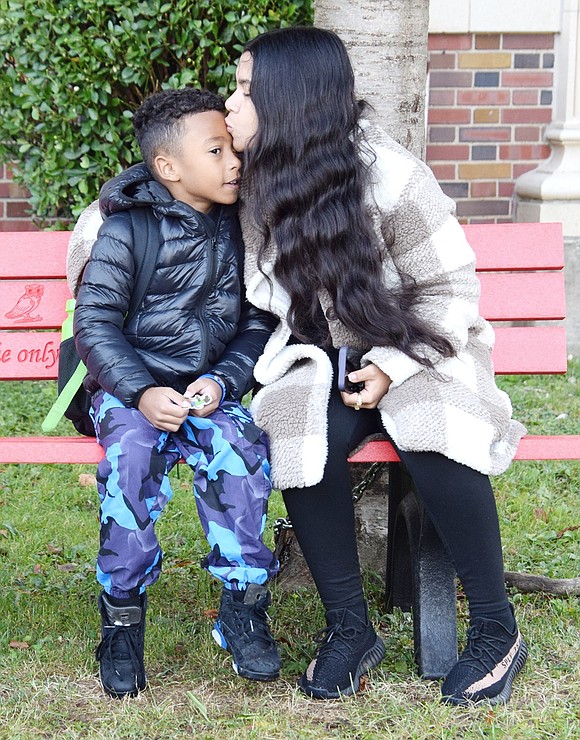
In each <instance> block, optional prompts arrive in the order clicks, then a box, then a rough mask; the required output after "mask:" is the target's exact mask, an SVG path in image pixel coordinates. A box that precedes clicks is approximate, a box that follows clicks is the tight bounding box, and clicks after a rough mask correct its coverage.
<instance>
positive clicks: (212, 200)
mask: <svg viewBox="0 0 580 740" xmlns="http://www.w3.org/2000/svg"><path fill="white" fill-rule="evenodd" d="M182 126H183V136H182V140H181V148H180V151H179V152H178V153H177V154H172V155H169V154H167V155H159V156H157V157H156V159H155V164H156V166H157V170H158V174H159V175H160V177H161V179H162V180H163V184H164V185H165V186H166V187H167V189H168V190H169V192H170V193H171V195H173V197H174V198H176V199H177V200H181V201H183V202H184V203H188V204H189V205H190V206H192V207H193V208H195V209H196V210H197V211H201V212H202V213H207V212H208V211H209V210H210V209H211V208H212V206H213V205H214V204H216V203H222V204H226V205H227V204H231V203H235V202H236V200H237V199H238V190H239V181H238V178H239V175H240V160H239V158H238V156H237V155H236V153H235V152H234V150H233V146H232V137H231V136H230V135H229V133H228V131H227V129H226V124H225V121H224V114H223V113H220V111H205V112H204V113H193V114H191V115H189V116H186V117H184V119H183V121H182Z"/></svg>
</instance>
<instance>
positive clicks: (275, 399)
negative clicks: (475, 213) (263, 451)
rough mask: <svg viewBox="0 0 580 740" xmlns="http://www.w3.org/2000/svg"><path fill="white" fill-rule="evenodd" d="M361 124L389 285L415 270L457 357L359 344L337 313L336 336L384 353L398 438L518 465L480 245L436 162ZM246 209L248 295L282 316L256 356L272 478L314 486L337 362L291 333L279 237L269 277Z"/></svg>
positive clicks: (484, 461) (324, 299)
mask: <svg viewBox="0 0 580 740" xmlns="http://www.w3.org/2000/svg"><path fill="white" fill-rule="evenodd" d="M365 128H366V136H367V140H368V142H369V144H370V145H371V146H372V148H373V150H374V153H375V155H376V159H375V161H374V163H373V164H372V172H373V185H372V188H371V189H370V192H369V193H368V203H369V207H370V209H371V213H372V217H373V221H374V224H375V229H376V233H377V236H378V239H379V245H380V249H381V253H382V258H383V265H384V279H385V286H387V287H388V286H392V285H396V284H397V283H399V282H400V277H399V275H400V274H401V273H404V274H406V275H409V276H411V277H412V278H414V280H415V281H416V283H417V285H418V286H419V288H420V289H421V293H422V296H423V300H422V302H421V305H420V307H419V308H418V309H417V311H418V313H420V314H421V316H423V317H424V318H425V319H426V321H428V322H429V323H430V325H431V326H433V327H436V328H437V329H438V330H439V331H440V332H441V333H443V334H444V335H445V336H446V337H447V338H448V339H449V340H450V341H451V342H452V344H453V346H454V348H455V349H456V351H457V356H456V357H454V358H452V359H448V360H444V359H441V358H440V357H439V356H434V355H433V353H430V354H429V356H430V357H432V358H433V359H435V360H436V364H437V371H438V372H437V373H436V374H434V373H432V372H429V371H428V370H426V369H425V368H424V367H423V366H422V365H420V364H418V363H417V362H415V361H414V360H412V359H410V358H409V357H407V356H406V355H405V354H403V353H401V352H400V351H398V350H396V349H393V348H390V347H372V348H368V347H361V345H360V340H358V339H357V337H356V336H353V335H352V334H351V333H350V332H349V330H347V329H346V327H344V326H343V325H341V324H340V323H339V322H338V321H336V320H329V328H330V333H331V336H332V340H333V344H334V346H336V347H338V346H340V345H343V344H346V345H351V346H356V347H359V348H360V349H364V350H366V353H365V354H364V356H363V364H367V363H371V362H372V363H374V364H376V365H377V366H378V367H380V368H381V370H383V371H384V372H385V373H386V374H387V375H388V376H389V377H390V378H391V379H392V385H391V386H390V388H389V391H388V393H387V394H386V395H385V396H384V398H383V399H382V400H381V401H380V403H379V409H380V412H381V417H382V421H383V425H384V427H385V429H386V430H387V432H388V433H389V434H390V436H391V437H392V439H393V440H394V441H395V443H396V444H397V445H398V446H399V447H400V448H401V449H403V450H413V451H435V452H439V453H441V454H443V455H445V456H447V457H449V458H451V459H453V460H456V461H457V462H460V463H463V464H464V465H468V466H469V467H472V468H474V469H475V470H478V471H480V472H482V473H485V474H499V473H501V472H503V471H504V470H505V469H506V468H507V467H508V465H509V464H510V462H511V460H512V458H513V456H514V454H515V451H516V448H517V444H518V441H519V439H520V437H521V436H522V435H523V434H524V433H525V429H524V427H523V426H522V425H521V424H519V423H518V422H516V421H513V420H511V404H510V400H509V398H508V396H507V395H506V394H505V393H503V392H502V391H500V390H499V389H498V388H497V386H496V385H495V380H494V373H493V367H492V363H491V350H492V346H493V341H494V334H493V330H492V328H491V326H490V325H489V324H488V323H487V322H486V321H485V320H484V319H483V318H481V317H480V316H479V311H478V302H479V289H480V288H479V281H478V280H477V278H476V276H475V271H474V266H475V259H474V254H473V251H472V249H471V247H470V246H469V244H468V243H467V241H466V239H465V236H464V233H463V230H462V229H461V227H460V225H459V224H458V222H457V221H456V220H455V218H454V215H453V214H454V209H455V205H454V203H453V201H451V200H450V199H449V198H447V197H446V196H445V195H444V194H443V192H442V191H441V189H440V188H439V186H438V184H437V182H436V181H435V179H434V177H433V175H432V173H431V171H430V170H429V169H428V168H427V167H426V166H425V165H424V164H423V163H422V162H421V161H419V160H418V159H416V158H415V157H413V156H412V155H411V154H410V153H409V152H407V150H405V149H404V148H403V147H401V146H399V145H398V144H396V143H395V142H394V141H393V140H392V139H391V138H390V137H388V136H387V134H385V133H384V132H383V131H382V130H380V129H379V128H377V127H376V126H373V125H370V124H368V123H367V124H365ZM240 218H241V222H242V230H243V234H244V240H245V242H246V263H245V280H246V288H247V295H248V299H249V300H250V301H251V302H252V303H253V304H254V305H256V306H258V307H259V308H263V309H266V310H269V311H272V312H273V313H274V314H275V315H277V316H278V317H280V319H281V321H280V323H279V325H278V327H277V329H276V330H275V332H274V334H273V335H272V336H271V338H270V340H269V342H268V344H267V345H266V348H265V350H264V353H263V354H262V356H261V357H260V359H259V360H258V363H257V365H256V367H255V371H254V375H255V377H256V380H257V381H258V382H259V383H260V384H261V385H263V388H262V389H261V390H260V391H259V392H258V393H257V394H256V396H255V398H254V400H253V402H252V407H251V408H252V412H253V414H254V418H255V420H256V423H257V424H258V425H259V426H261V427H263V428H264V429H265V430H266V431H267V432H268V434H269V435H270V444H271V465H272V480H273V483H274V485H275V486H276V487H278V488H282V489H285V488H290V487H304V486H310V485H314V484H315V483H317V482H319V481H320V479H321V478H322V474H323V470H324V466H325V462H326V457H327V442H326V432H327V414H326V409H327V405H328V398H329V393H330V387H331V383H332V382H333V378H332V368H331V365H330V362H329V360H328V357H327V356H326V354H325V353H324V352H323V351H322V350H321V349H319V348H317V347H315V346H312V345H300V344H291V345H288V344H287V343H288V340H289V338H290V330H289V328H288V324H287V322H286V319H285V317H286V315H287V311H288V306H289V299H288V296H287V295H286V293H285V291H284V290H283V289H282V288H281V286H280V285H279V284H277V283H276V281H275V280H274V278H273V274H272V273H273V262H274V258H275V247H274V245H270V248H269V250H268V253H267V254H266V259H265V261H264V264H263V270H264V272H265V274H266V275H268V276H269V278H270V280H271V281H272V283H269V282H268V280H267V279H266V277H265V276H264V274H262V273H261V272H260V271H259V270H258V266H257V249H258V245H259V237H258V234H257V232H256V229H255V226H254V225H253V223H252V221H251V219H250V216H249V213H248V212H247V211H246V209H244V208H242V210H241V214H240ZM389 245H391V246H389ZM353 260H355V261H356V254H355V253H353ZM320 302H321V305H322V308H323V309H324V310H325V311H327V309H328V308H329V307H330V300H329V297H328V296H327V295H324V294H321V295H320ZM326 315H328V316H332V313H331V312H328V313H327V314H326Z"/></svg>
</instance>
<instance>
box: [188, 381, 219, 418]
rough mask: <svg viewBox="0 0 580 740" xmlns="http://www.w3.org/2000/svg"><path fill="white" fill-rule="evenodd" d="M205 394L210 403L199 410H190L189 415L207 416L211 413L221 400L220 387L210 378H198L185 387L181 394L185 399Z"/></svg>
mask: <svg viewBox="0 0 580 740" xmlns="http://www.w3.org/2000/svg"><path fill="white" fill-rule="evenodd" d="M204 393H207V394H208V396H211V398H212V402H211V403H208V405H207V406H203V408H201V409H194V408H192V409H190V413H191V414H193V415H194V416H209V415H210V414H211V413H212V412H213V411H215V410H216V409H217V407H218V406H219V405H220V401H221V398H222V389H221V387H220V386H219V385H218V384H217V383H216V382H215V380H212V379H211V378H198V379H197V380H194V381H193V383H190V384H189V385H188V386H187V389H186V391H185V393H184V394H183V395H184V396H185V398H186V399H191V398H193V397H194V396H203V394H204Z"/></svg>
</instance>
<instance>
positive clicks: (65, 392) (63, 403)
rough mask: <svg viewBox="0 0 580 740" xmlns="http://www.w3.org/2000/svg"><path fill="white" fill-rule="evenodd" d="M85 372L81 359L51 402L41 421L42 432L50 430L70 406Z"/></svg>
mask: <svg viewBox="0 0 580 740" xmlns="http://www.w3.org/2000/svg"><path fill="white" fill-rule="evenodd" d="M86 374H87V368H86V367H85V364H84V362H82V361H81V362H79V364H78V365H77V367H76V370H75V371H74V373H73V374H72V375H71V376H70V378H69V380H68V382H67V384H66V385H65V387H64V388H63V389H62V391H61V392H60V393H59V395H58V398H57V399H56V401H55V402H54V403H53V404H52V407H51V409H50V411H49V412H48V414H47V415H46V418H45V419H44V421H43V422H42V424H41V429H42V431H43V432H52V430H53V429H54V428H55V427H56V425H57V424H58V422H59V421H60V420H61V419H62V417H63V416H64V412H65V411H66V410H67V409H68V407H69V406H70V404H71V401H72V400H73V398H74V396H75V393H76V392H77V391H78V389H79V388H80V386H81V383H82V382H83V380H84V377H85V375H86Z"/></svg>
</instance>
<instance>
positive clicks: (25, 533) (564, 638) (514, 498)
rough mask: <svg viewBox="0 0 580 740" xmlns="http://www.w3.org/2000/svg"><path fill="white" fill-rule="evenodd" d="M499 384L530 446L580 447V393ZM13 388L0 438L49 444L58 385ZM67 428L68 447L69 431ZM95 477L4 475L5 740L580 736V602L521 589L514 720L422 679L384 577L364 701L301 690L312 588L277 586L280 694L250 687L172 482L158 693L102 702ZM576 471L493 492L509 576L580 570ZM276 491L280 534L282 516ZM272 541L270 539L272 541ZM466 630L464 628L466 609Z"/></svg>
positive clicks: (533, 466)
mask: <svg viewBox="0 0 580 740" xmlns="http://www.w3.org/2000/svg"><path fill="white" fill-rule="evenodd" d="M579 375H580V362H579V361H578V360H575V361H572V362H571V363H570V369H569V372H568V375H567V376H565V377H523V378H503V379H502V380H501V384H502V387H504V389H506V390H507V391H508V392H509V393H510V395H511V397H512V401H513V404H514V408H515V415H516V416H517V418H520V419H521V420H522V421H524V422H525V423H526V425H527V427H528V429H529V431H530V433H534V432H537V433H540V432H541V433H553V434H557V433H578V432H579V431H580V429H579V426H580V422H579V419H580V413H579V411H580V398H579V395H580V394H578V387H577V384H576V382H575V379H576V378H578V376H579ZM32 387H33V388H34V398H33V399H31V395H30V388H31V386H27V385H26V384H17V383H1V384H0V434H35V433H38V430H39V427H40V421H41V419H42V418H43V416H44V414H45V413H46V410H47V409H48V407H49V405H50V403H51V401H52V399H53V397H54V393H55V389H54V385H53V384H52V383H44V384H42V383H35V384H34V385H33V386H32ZM68 431H69V430H68V428H67V426H66V422H63V423H62V426H61V427H60V428H59V429H57V432H60V433H68ZM93 473H94V470H93V469H92V468H91V467H83V466H58V465H52V466H48V465H47V466H35V465H27V466H18V465H6V466H3V467H0V738H1V739H2V740H4V738H10V740H14V739H19V738H50V737H57V736H58V737H59V738H60V737H62V738H103V739H107V740H109V739H115V738H185V737H190V736H192V735H195V736H197V737H198V738H200V739H205V738H261V739H262V738H264V739H267V738H363V739H365V740H366V739H367V738H369V739H370V738H441V739H445V740H446V739H448V738H530V739H531V738H534V739H535V738H574V737H579V736H580V662H579V660H578V654H579V651H580V603H579V601H580V600H579V599H578V597H566V598H563V597H558V598H556V597H551V596H547V595H541V594H530V595H522V594H519V593H517V592H512V593H511V597H512V600H513V601H514V602H515V604H516V608H517V613H518V617H519V621H520V625H521V627H522V630H523V631H524V632H525V635H526V638H527V639H528V641H529V643H530V659H529V662H528V664H527V667H526V668H525V670H524V672H523V673H522V674H521V676H520V677H519V678H518V680H517V682H516V686H515V689H514V694H513V697H512V701H511V703H510V704H509V705H508V707H497V708H489V707H477V708H470V709H456V708H451V707H445V706H442V705H441V704H440V703H439V685H438V683H437V682H435V681H423V680H421V679H419V678H418V677H417V675H416V673H415V670H414V663H413V637H412V622H411V618H410V615H409V614H404V613H402V612H400V611H397V612H395V613H393V614H387V613H386V612H385V611H384V608H383V604H382V595H381V589H380V587H379V586H378V585H377V583H378V579H377V578H376V576H373V574H368V575H367V576H366V581H367V594H368V596H369V601H370V607H371V612H372V616H373V619H374V621H375V623H376V624H377V625H378V627H379V629H380V632H381V635H382V636H383V637H384V639H385V642H386V645H387V659H386V660H385V661H384V663H382V664H381V666H380V667H379V668H378V669H375V670H374V671H373V672H372V674H371V675H370V677H369V680H368V682H367V684H366V687H365V690H364V691H362V692H361V693H360V694H359V695H358V696H357V697H356V698H355V699H347V700H343V701H336V702H315V701H312V700H308V699H306V698H305V697H303V696H301V695H300V694H299V693H298V692H297V690H296V688H295V683H296V679H297V677H298V676H299V674H300V673H301V671H303V670H304V668H305V667H306V665H307V663H308V661H309V660H310V657H311V655H312V652H313V649H314V648H313V644H312V642H311V636H312V634H313V633H314V632H315V631H316V630H317V629H319V628H320V627H321V626H322V619H323V614H322V609H321V607H320V604H319V603H318V600H317V598H316V596H315V594H314V593H313V592H312V591H310V590H308V589H300V590H297V591H295V592H291V593H288V592H283V591H281V590H280V589H279V588H277V587H276V585H275V584H274V586H273V606H272V608H271V609H270V612H271V615H272V617H273V620H274V621H273V630H274V632H275V634H276V636H277V638H278V640H279V643H280V647H281V653H282V658H283V663H284V667H283V673H282V677H281V679H280V680H279V681H276V682H274V683H271V684H256V683H251V682H247V681H244V680H242V679H238V678H237V677H236V676H235V675H234V674H233V672H232V669H231V664H230V660H229V657H228V656H227V654H226V653H224V652H223V651H221V650H219V648H218V647H217V645H215V643H214V642H213V640H212V639H211V637H210V631H211V623H212V610H213V609H215V608H216V606H217V604H218V602H219V588H218V586H217V585H216V584H215V583H214V582H213V581H212V580H211V579H210V578H209V577H208V576H207V575H206V574H205V573H204V572H203V571H201V570H200V568H199V567H198V562H199V560H200V558H201V557H202V555H203V554H204V551H205V548H204V540H203V537H202V536H201V534H200V530H199V526H198V524H197V516H196V513H195V506H194V503H193V500H192V496H191V492H190V483H191V478H190V473H189V470H187V469H186V468H185V466H180V467H179V470H178V471H176V472H175V473H174V475H173V479H172V483H173V488H174V491H175V495H174V499H173V501H172V502H171V503H170V505H169V506H168V509H167V511H166V512H165V514H164V516H163V517H162V518H161V520H160V521H159V524H158V531H159V537H160V539H161V542H162V544H163V547H164V550H165V567H164V571H163V574H162V576H161V578H160V580H159V582H158V583H157V584H156V585H155V586H154V587H153V588H151V589H150V592H149V598H150V608H149V613H148V623H147V636H146V665H147V670H148V679H149V687H148V689H147V690H146V691H145V692H143V693H142V694H141V695H140V696H139V697H138V698H137V699H134V700H132V701H124V702H119V701H115V700H110V699H108V698H106V697H104V696H103V694H102V692H101V689H100V687H99V683H98V680H97V665H96V662H95V660H94V657H93V656H94V649H95V647H96V645H97V643H98V631H99V620H98V616H97V612H96V598H97V595H98V591H99V589H98V586H97V584H96V582H95V579H94V560H95V553H96V547H97V513H98V511H97V508H98V507H97V497H96V492H95V490H94V483H93V479H92V474H93ZM579 474H580V466H579V464H578V463H576V462H574V463H560V462H553V463H534V462H525V463H524V462H518V463H515V464H514V465H512V467H511V468H510V470H509V471H508V472H507V473H505V474H504V475H502V476H500V477H499V478H497V479H495V481H494V485H495V489H496V493H497V501H498V509H499V513H500V518H501V524H502V531H503V541H504V552H505V560H506V569H509V570H519V571H528V572H534V573H539V574H542V575H547V576H552V577H559V578H572V577H576V576H577V575H578V572H579V570H580V562H579V561H580V546H579V543H580V527H579V525H580V504H579V501H578V488H579V486H578V481H579V480H580V475H579ZM283 513H284V510H283V505H282V502H281V498H280V496H279V494H274V496H273V498H272V504H271V513H270V519H271V521H272V522H273V520H274V519H275V518H276V517H277V516H281V515H283ZM267 533H268V534H267V536H268V538H270V540H271V537H272V532H271V528H270V527H268V530H267ZM459 614H460V631H461V632H462V633H463V632H464V630H465V627H466V614H465V604H464V603H463V602H462V601H461V600H460V602H459Z"/></svg>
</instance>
